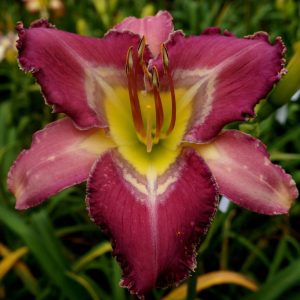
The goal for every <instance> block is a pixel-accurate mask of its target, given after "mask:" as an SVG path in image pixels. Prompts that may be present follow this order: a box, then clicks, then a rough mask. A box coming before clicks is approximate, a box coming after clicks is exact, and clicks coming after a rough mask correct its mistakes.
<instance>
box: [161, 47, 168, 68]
mask: <svg viewBox="0 0 300 300" xmlns="http://www.w3.org/2000/svg"><path fill="white" fill-rule="evenodd" d="M161 56H162V60H163V64H164V69H167V68H168V67H169V55H168V52H167V48H166V46H165V44H162V45H161Z"/></svg>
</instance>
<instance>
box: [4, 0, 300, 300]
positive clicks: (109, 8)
mask: <svg viewBox="0 0 300 300" xmlns="http://www.w3.org/2000/svg"><path fill="white" fill-rule="evenodd" d="M27 2H29V1H27ZM53 2H54V4H55V2H57V1H50V0H49V1H46V0H42V1H40V4H41V6H40V8H39V9H38V10H36V11H35V12H30V11H29V10H28V7H26V6H25V3H24V2H23V1H11V0H10V1H9V0H4V1H1V2H0V32H1V34H0V39H1V42H2V40H3V37H4V36H5V35H7V34H9V33H10V32H14V25H15V23H16V22H17V21H19V20H22V21H23V22H24V23H25V25H29V23H30V22H31V21H33V20H35V19H37V18H40V17H41V16H43V17H49V18H50V21H51V22H52V23H54V24H55V25H56V26H57V27H58V28H61V29H64V30H67V31H71V32H77V33H80V34H87V35H93V36H99V37H101V36H102V35H103V34H104V33H105V32H106V31H107V29H109V28H110V27H111V26H112V25H114V24H115V23H117V22H119V21H120V20H122V19H123V18H124V17H126V16H129V15H135V16H145V15H148V14H153V13H156V11H158V10H160V9H166V10H169V11H170V12H171V13H172V15H173V16H174V23H175V27H176V28H177V29H179V28H181V29H183V30H184V31H185V32H186V33H187V34H199V33H200V32H201V31H202V30H203V29H204V28H205V27H207V26H220V27H222V28H223V29H225V28H226V29H228V30H230V31H232V32H233V33H235V34H236V35H238V36H243V35H248V34H252V33H253V32H256V31H261V30H263V31H267V32H269V33H270V36H271V39H274V38H275V37H276V36H278V35H280V36H282V38H283V40H284V42H285V43H286V45H287V49H288V51H287V60H288V61H289V60H290V58H291V57H292V55H293V54H294V53H293V45H294V44H295V43H296V42H297V41H298V42H299V41H300V21H299V20H300V3H299V1H297V0H277V1H273V0H267V1H257V0H252V1H250V0H248V1H242V0H238V1H232V0H231V1H226V0H218V1H205V0H198V1H196V0H190V1H189V0H186V1H184V0H175V1H168V0H164V1H163V0H159V1H156V2H150V1H146V0H132V1H129V0H89V1H75V0H65V1H62V2H63V8H62V7H60V8H59V9H57V6H56V9H55V5H54V4H53ZM27 4H28V3H27ZM0 47H2V44H1V46H0ZM298 56H299V54H298ZM299 67H300V61H299V59H298V60H296V62H295V65H294V67H293V70H295V69H296V71H293V73H292V75H290V78H291V80H285V83H284V84H282V85H284V86H283V87H282V86H281V87H280V91H278V92H277V93H278V94H277V96H276V90H274V92H273V96H271V97H270V99H268V100H267V101H269V102H268V103H271V108H270V109H268V112H267V114H266V115H264V118H261V119H259V121H255V120H252V121H250V122H248V123H244V124H240V123H236V124H234V125H232V126H234V127H238V126H239V127H240V128H241V129H242V130H246V131H248V132H251V133H252V134H254V135H256V136H259V138H260V139H262V140H263V141H264V142H265V143H266V145H267V146H268V149H269V151H270V153H271V158H272V159H273V160H274V161H275V162H278V163H280V164H281V165H282V166H283V167H284V168H285V169H286V170H287V171H288V172H289V173H291V174H292V175H293V177H294V178H295V180H296V182H297V184H298V186H300V185H299V183H300V103H299V101H295V102H289V98H290V95H291V94H293V93H294V92H295V91H296V90H297V88H300V86H299V78H300V71H299ZM278 89H279V88H278ZM274 93H275V96H274ZM287 93H289V94H288V95H289V97H288V98H287V99H284V100H280V101H278V97H279V96H278V95H279V94H280V95H285V94H287ZM272 97H273V98H276V101H274V102H272ZM280 99H283V98H281V97H280ZM285 103H287V105H288V106H287V110H286V112H287V116H286V121H285V123H284V124H281V123H279V122H278V121H277V120H276V118H275V115H276V113H275V109H277V108H278V107H279V106H281V105H283V104H285ZM50 110H51V109H50V108H49V107H47V106H45V105H44V101H43V99H42V96H41V94H40V91H39V87H38V86H37V85H36V84H35V82H34V79H33V78H32V77H31V76H30V75H26V74H24V73H23V72H21V71H20V70H19V68H18V66H17V62H16V57H15V52H14V48H13V47H8V48H7V50H6V51H5V53H4V57H3V58H2V61H1V62H0V166H1V167H0V225H1V231H0V260H2V262H3V261H4V259H5V258H7V257H10V259H12V258H11V257H12V256H8V255H9V253H10V254H11V253H15V257H16V258H15V260H11V262H12V263H11V264H10V265H11V268H8V271H7V272H6V273H5V274H4V276H3V278H2V280H1V281H0V299H10V300H17V299H38V300H44V299H93V300H97V299H117V300H119V299H120V300H125V299H133V296H130V295H129V293H128V292H127V291H126V290H123V289H121V288H119V285H118V283H119V279H120V269H119V266H118V265H117V263H116V262H115V260H114V259H113V258H112V256H111V249H110V245H109V243H108V242H107V240H106V238H105V236H103V235H102V233H101V232H100V231H99V230H98V228H97V227H96V226H95V225H94V224H93V223H92V222H91V221H90V220H89V218H88V215H87V212H86V209H85V203H84V193H85V186H84V185H81V186H77V187H74V188H70V189H67V190H65V191H63V192H61V193H60V194H58V195H57V196H54V197H52V198H51V199H50V200H49V201H47V202H45V203H44V204H43V205H41V206H40V207H37V208H33V209H30V210H28V211H25V212H17V211H15V209H14V202H15V199H14V197H13V196H12V195H11V194H10V193H9V192H8V191H7V187H6V176H7V172H8V170H9V167H10V165H11V164H12V162H13V161H14V159H15V158H16V156H17V154H18V153H19V152H20V151H21V149H22V148H25V147H28V146H29V145H30V142H31V136H32V133H33V132H35V131H36V130H38V129H40V128H42V127H43V126H45V125H46V124H47V123H49V122H51V121H53V120H55V119H56V118H57V116H56V115H54V114H51V111H50ZM299 228H300V204H299V203H296V204H295V205H294V206H293V207H292V210H291V212H290V215H289V216H273V217H268V216H261V215H257V214H254V213H250V212H248V211H246V210H243V209H240V208H238V207H236V206H235V205H233V204H232V205H231V206H230V207H229V210H228V211H227V212H226V213H221V212H218V214H217V216H216V219H215V221H214V223H213V225H212V228H211V229H210V231H209V234H208V236H207V239H206V241H205V242H204V243H203V244H202V246H201V247H200V250H199V257H198V261H199V266H198V270H197V274H203V273H207V272H210V271H215V270H224V269H228V270H234V271H236V272H240V273H243V274H245V275H247V276H248V277H249V278H252V279H253V280H254V281H255V282H257V283H258V285H259V286H260V289H259V291H258V292H257V293H253V292H251V291H248V290H246V289H244V288H242V287H238V286H234V285H222V286H215V287H212V288H210V289H207V290H205V291H202V292H201V293H200V294H199V295H198V296H196V297H198V298H197V299H222V300H227V299H228V300H229V299H247V300H252V299H255V300H267V299H268V300H271V299H272V300H275V299H283V298H282V297H283V296H282V295H283V294H284V298H285V299H289V300H293V299H294V300H296V299H300V230H299ZM24 247H25V248H24ZM18 257H21V260H19V262H17V263H16V261H17V258H18ZM7 261H8V262H9V260H7ZM13 262H14V263H13ZM7 266H9V264H8V265H7ZM0 278H1V277H0ZM167 293H168V290H157V291H153V293H152V294H151V295H150V296H149V299H162V297H163V295H165V294H167ZM194 294H195V293H194V290H193V277H192V278H191V279H190V281H189V296H188V297H189V299H195V297H194Z"/></svg>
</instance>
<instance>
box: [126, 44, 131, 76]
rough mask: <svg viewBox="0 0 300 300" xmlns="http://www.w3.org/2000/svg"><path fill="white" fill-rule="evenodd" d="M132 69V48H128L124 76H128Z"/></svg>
mask: <svg viewBox="0 0 300 300" xmlns="http://www.w3.org/2000/svg"><path fill="white" fill-rule="evenodd" d="M132 69H133V55H132V46H131V47H129V48H128V50H127V55H126V66H125V71H126V74H127V75H129V73H130V72H131V71H132Z"/></svg>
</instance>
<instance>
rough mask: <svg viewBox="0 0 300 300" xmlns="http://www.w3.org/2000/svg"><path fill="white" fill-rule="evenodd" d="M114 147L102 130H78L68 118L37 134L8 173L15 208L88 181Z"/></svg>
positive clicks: (35, 202) (48, 126) (38, 201)
mask: <svg viewBox="0 0 300 300" xmlns="http://www.w3.org/2000/svg"><path fill="white" fill-rule="evenodd" d="M112 147H114V144H113V143H112V141H111V140H110V139H109V138H107V137H106V136H105V133H104V131H103V129H90V130H84V131H81V130H78V129H76V128H75V127H74V125H73V123H72V121H71V120H70V119H68V118H66V119H62V120H59V121H56V122H53V123H51V124H49V125H47V126H46V127H45V128H44V129H43V130H40V131H38V132H36V133H35V135H34V137H33V141H32V145H31V148H30V149H29V150H23V151H22V152H21V154H20V155H19V156H18V158H17V160H16V161H15V163H14V165H13V166H12V167H11V169H10V172H9V174H8V188H9V190H10V191H11V192H13V193H14V195H15V196H16V198H17V203H16V208H18V209H26V208H28V207H32V206H35V205H38V204H39V203H41V202H42V201H43V200H45V199H46V198H48V197H49V196H52V195H54V194H56V193H57V192H59V191H61V190H62V189H65V188H67V187H70V186H72V185H75V184H77V183H81V182H83V181H85V180H86V179H87V177H88V175H89V172H90V170H91V167H92V165H93V163H94V162H95V161H96V160H97V158H98V157H99V155H100V154H101V153H103V152H105V151H106V150H107V149H110V148H112Z"/></svg>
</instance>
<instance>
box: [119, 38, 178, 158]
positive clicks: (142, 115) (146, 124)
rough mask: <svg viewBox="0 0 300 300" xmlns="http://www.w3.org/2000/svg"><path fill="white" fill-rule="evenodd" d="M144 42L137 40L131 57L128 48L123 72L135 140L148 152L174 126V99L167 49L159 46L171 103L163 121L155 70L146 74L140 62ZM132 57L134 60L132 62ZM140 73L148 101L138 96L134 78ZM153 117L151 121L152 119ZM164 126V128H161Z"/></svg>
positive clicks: (158, 83)
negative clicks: (135, 48)
mask: <svg viewBox="0 0 300 300" xmlns="http://www.w3.org/2000/svg"><path fill="white" fill-rule="evenodd" d="M145 47H146V40H145V37H143V38H142V39H141V40H140V43H139V46H138V48H137V52H136V53H134V52H133V51H134V50H133V47H129V49H128V51H127V57H126V66H125V71H126V75H127V80H128V94H129V100H130V108H131V114H132V120H133V125H134V129H135V131H136V134H137V137H138V139H139V140H140V141H141V142H142V143H144V144H145V146H146V150H147V152H149V153H150V152H151V151H152V148H153V145H155V144H158V143H159V141H160V140H161V139H165V138H166V137H168V136H169V135H170V134H171V133H172V131H173V129H174V127H175V122H176V98H175V90H174V83H173V79H172V75H171V72H170V68H169V66H170V61H169V56H168V52H167V49H166V47H165V45H164V44H162V45H161V58H162V63H163V70H164V72H163V75H162V76H166V79H167V82H168V85H169V93H170V102H171V114H170V118H168V120H166V119H165V114H164V108H163V103H162V99H161V91H160V78H159V72H158V69H157V67H156V66H153V68H152V69H151V70H150V71H149V70H148V67H147V65H146V63H145V60H144V52H145ZM134 54H136V56H137V60H135V59H134ZM140 70H142V72H143V74H144V82H145V86H147V88H145V90H144V91H143V92H144V94H145V93H147V94H149V93H150V94H151V96H152V97H151V98H152V101H149V97H143V93H139V92H140V91H139V87H138V84H137V82H138V76H139V75H138V74H139V73H140ZM153 115H154V116H155V118H154V117H153ZM166 122H168V123H167V124H165V123H166Z"/></svg>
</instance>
